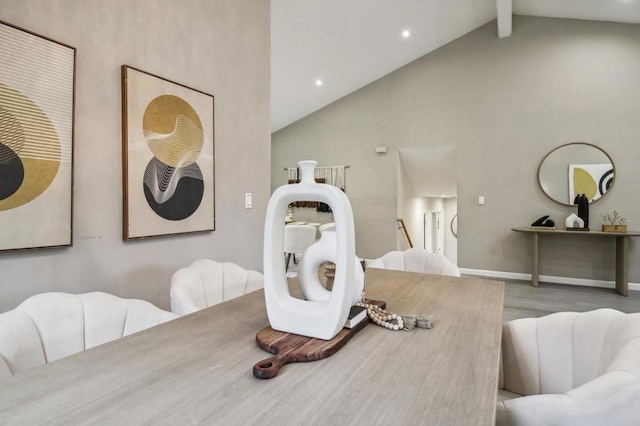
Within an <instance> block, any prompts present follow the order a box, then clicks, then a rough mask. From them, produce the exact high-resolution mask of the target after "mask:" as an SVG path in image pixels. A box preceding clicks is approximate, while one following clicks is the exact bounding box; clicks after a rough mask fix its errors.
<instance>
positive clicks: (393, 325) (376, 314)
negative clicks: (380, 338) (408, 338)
mask: <svg viewBox="0 0 640 426" xmlns="http://www.w3.org/2000/svg"><path fill="white" fill-rule="evenodd" d="M356 306H361V307H363V308H365V309H366V310H367V316H368V317H369V319H370V320H371V321H372V322H373V323H374V324H377V325H379V326H380V327H384V328H387V329H389V330H394V331H397V330H404V331H411V330H413V329H414V328H415V327H418V328H432V327H433V317H432V316H431V315H417V316H416V315H404V316H403V315H398V314H392V313H389V312H387V311H386V310H384V309H382V308H381V307H379V306H376V305H373V304H371V303H365V302H358V303H356Z"/></svg>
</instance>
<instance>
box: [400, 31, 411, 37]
mask: <svg viewBox="0 0 640 426" xmlns="http://www.w3.org/2000/svg"><path fill="white" fill-rule="evenodd" d="M409 36H411V32H410V31H409V30H404V31H402V37H404V38H409Z"/></svg>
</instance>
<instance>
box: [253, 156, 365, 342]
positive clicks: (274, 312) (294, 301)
mask: <svg viewBox="0 0 640 426" xmlns="http://www.w3.org/2000/svg"><path fill="white" fill-rule="evenodd" d="M316 164H317V162H315V161H301V162H299V163H298V166H299V167H300V170H301V175H302V178H301V180H300V183H299V184H296V185H284V186H281V187H279V188H278V189H276V190H275V191H274V193H273V195H272V196H271V199H270V200H269V204H268V206H267V217H266V221H265V229H264V296H265V302H266V305H267V314H268V316H269V323H270V324H271V327H272V328H273V329H274V330H279V331H283V332H288V333H295V334H300V335H303V336H309V337H315V338H318V339H324V340H329V339H331V338H333V337H334V336H335V335H336V334H338V332H339V331H340V330H341V329H342V328H343V326H344V324H345V321H346V320H347V316H348V315H349V309H350V308H351V306H352V304H353V303H352V302H353V297H354V294H355V293H356V291H357V290H356V288H355V287H356V286H355V284H356V283H355V281H354V273H355V269H356V268H355V266H356V263H354V258H355V238H354V226H353V212H352V210H351V204H350V203H349V199H348V198H347V196H346V195H345V193H344V192H342V191H341V190H340V189H338V188H337V187H335V186H333V185H326V184H318V183H316V182H315V179H314V169H315V166H316ZM301 200H312V201H319V202H323V203H326V204H328V205H329V207H331V210H332V211H333V218H334V220H335V223H336V233H335V237H336V245H335V261H333V260H331V259H326V260H331V261H333V262H334V263H335V264H336V276H335V278H334V282H333V289H332V291H331V292H328V291H327V293H329V294H328V297H327V298H326V299H325V298H324V297H316V296H315V294H316V293H313V294H314V296H312V298H314V299H316V300H302V299H298V298H295V297H293V296H291V294H290V293H289V287H288V284H287V278H286V273H285V264H284V256H283V255H284V226H285V224H284V217H285V214H286V211H287V206H288V205H289V204H290V203H292V202H294V201H301ZM316 244H318V243H316ZM323 247H324V245H323V244H321V246H320V248H318V249H315V250H312V255H311V257H312V259H311V260H313V262H312V263H314V264H315V263H316V262H317V261H318V259H319V258H321V257H323V256H324V257H329V256H330V252H329V251H327V250H326V249H325V248H323ZM307 251H308V250H307ZM314 251H317V253H316V254H315V255H314V254H313V252H314ZM305 256H306V254H305ZM305 256H303V259H304V257H305ZM301 262H303V261H301ZM306 262H307V263H309V261H306ZM303 269H304V268H303ZM306 269H307V270H309V269H312V268H310V267H307V268H306ZM316 270H317V267H316ZM306 275H307V273H302V274H300V275H299V281H300V282H301V288H307V289H315V290H311V291H312V292H314V291H316V290H318V289H317V288H316V283H315V282H310V281H309V278H304V277H305V276H306ZM315 280H316V281H317V277H316V278H315ZM317 285H319V283H317ZM360 291H362V290H361V289H360ZM321 299H322V300H321Z"/></svg>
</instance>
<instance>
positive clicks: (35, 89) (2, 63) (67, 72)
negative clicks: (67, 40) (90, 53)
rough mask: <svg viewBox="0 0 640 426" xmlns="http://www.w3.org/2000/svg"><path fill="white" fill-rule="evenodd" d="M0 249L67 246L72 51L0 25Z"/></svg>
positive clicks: (73, 61) (71, 167)
mask: <svg viewBox="0 0 640 426" xmlns="http://www.w3.org/2000/svg"><path fill="white" fill-rule="evenodd" d="M0 46H1V47H0V221H1V222H2V224H3V236H2V238H1V239H0V250H12V249H23V248H40V247H57V246H67V245H71V243H72V241H71V235H72V232H71V229H72V192H73V108H74V79H75V49H74V48H72V47H69V46H66V45H63V44H60V43H58V42H55V41H53V40H49V39H47V38H44V37H41V36H39V35H36V34H34V33H31V32H29V31H27V30H23V29H20V28H17V27H14V26H12V25H9V24H6V23H3V22H0Z"/></svg>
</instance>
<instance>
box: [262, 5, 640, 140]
mask: <svg viewBox="0 0 640 426" xmlns="http://www.w3.org/2000/svg"><path fill="white" fill-rule="evenodd" d="M497 4H498V5H500V6H501V7H504V6H505V4H507V5H508V6H511V7H512V10H513V13H514V14H517V15H531V16H546V17H558V18H573V19H590V20H600V21H615V22H630V23H640V0H271V123H272V124H271V129H272V132H275V131H277V130H279V129H281V128H283V127H285V126H287V125H289V124H291V123H293V122H295V121H297V120H299V119H301V118H302V117H304V116H306V115H309V114H311V113H312V112H314V111H317V110H318V109H320V108H322V107H324V106H326V105H328V104H330V103H332V102H334V101H336V100H337V99H340V98H341V97H343V96H345V95H348V94H349V93H352V92H354V91H356V90H357V89H359V88H361V87H363V86H365V85H367V84H369V83H371V82H373V81H375V80H377V79H379V78H380V77H382V76H384V75H386V74H389V73H390V72H392V71H394V70H396V69H398V68H400V67H401V66H403V65H405V64H407V63H409V62H411V61H413V60H415V59H417V58H419V57H421V56H423V55H425V54H427V53H429V52H431V51H433V50H435V49H437V48H438V47H441V46H442V45H444V44H446V43H448V42H450V41H452V40H454V39H456V38H458V37H461V36H463V35H464V34H466V33H468V32H470V31H472V30H474V29H476V28H478V27H480V26H482V25H484V24H486V23H488V22H490V21H492V20H494V19H496V16H497V13H496V9H497V6H496V5H497ZM405 30H406V31H409V36H408V37H406V38H405V37H403V34H402V33H403V31H405ZM496 37H497V30H496ZM318 80H320V81H321V82H322V84H321V85H317V84H316V82H317V81H318Z"/></svg>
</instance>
